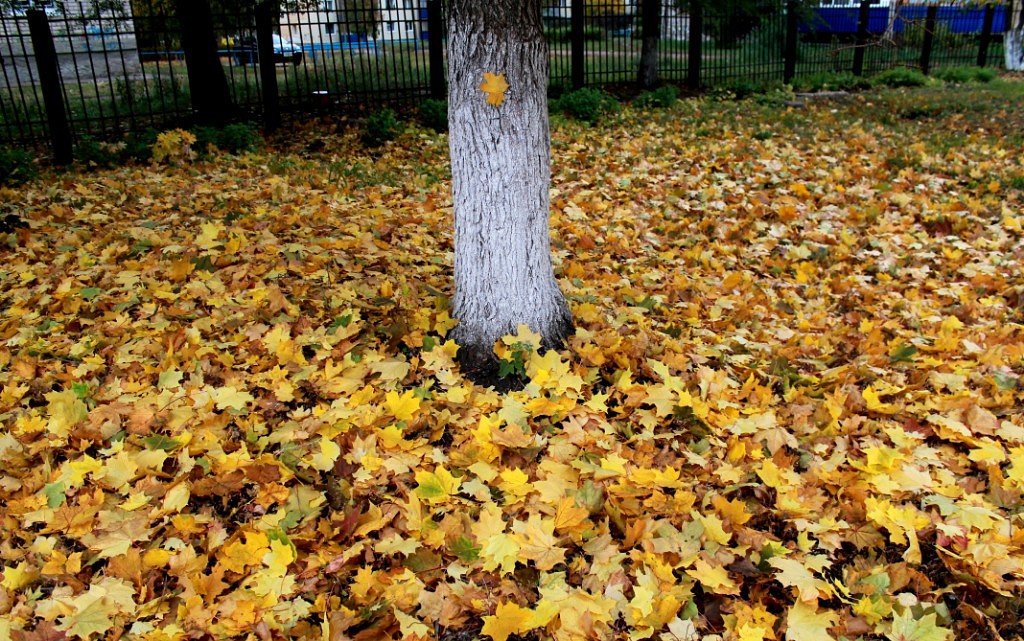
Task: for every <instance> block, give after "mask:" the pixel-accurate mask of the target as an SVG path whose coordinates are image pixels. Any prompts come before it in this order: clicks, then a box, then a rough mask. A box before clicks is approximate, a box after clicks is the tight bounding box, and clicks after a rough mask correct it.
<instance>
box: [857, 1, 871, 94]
mask: <svg viewBox="0 0 1024 641" xmlns="http://www.w3.org/2000/svg"><path fill="white" fill-rule="evenodd" d="M870 19H871V1H870V0H860V9H859V10H858V12H857V44H856V47H855V48H854V50H853V75H855V76H863V75H864V47H866V46H867V44H868V21H869V20H870Z"/></svg>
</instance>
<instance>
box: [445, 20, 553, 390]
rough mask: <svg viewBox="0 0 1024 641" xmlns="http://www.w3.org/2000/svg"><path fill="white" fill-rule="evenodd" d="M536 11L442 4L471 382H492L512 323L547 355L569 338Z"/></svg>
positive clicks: (462, 326)
mask: <svg viewBox="0 0 1024 641" xmlns="http://www.w3.org/2000/svg"><path fill="white" fill-rule="evenodd" d="M540 6H541V1H540V0H487V1H486V2H484V1H481V0H451V1H450V2H449V13H448V34H449V36H448V105H449V129H450V133H449V147H450V150H451V162H452V199H453V204H454V209H455V298H454V302H453V312H454V316H455V318H456V319H458V321H459V324H458V326H457V327H456V328H455V330H454V337H455V340H456V342H457V343H458V344H459V346H460V348H459V361H460V363H461V364H462V366H463V369H464V371H465V372H466V373H467V374H468V375H469V376H471V377H473V378H475V379H476V380H487V378H488V377H489V376H492V375H493V374H494V372H495V371H496V369H495V368H496V357H495V356H494V351H493V347H494V343H495V341H497V340H498V339H499V338H501V337H502V336H504V335H505V334H510V333H515V331H516V328H517V327H518V326H519V325H527V326H529V327H530V328H531V329H532V330H533V331H534V332H537V333H539V334H540V335H541V337H542V339H543V345H544V346H545V347H548V348H553V347H558V346H561V345H562V344H563V342H564V340H565V338H566V337H567V336H568V335H569V334H570V332H571V331H572V317H571V315H570V313H569V308H568V305H566V302H565V298H564V296H563V295H562V292H561V291H560V290H559V288H558V283H557V282H556V281H555V276H554V271H553V269H552V266H551V240H550V236H549V229H548V209H549V200H548V188H549V186H550V182H551V159H550V154H551V136H550V133H549V130H548V111H547V84H548V47H547V43H546V42H545V41H544V30H543V26H542V23H541V18H540ZM485 73H486V74H494V75H496V76H503V77H504V80H505V81H506V82H507V84H508V89H507V91H506V92H505V93H504V95H503V96H502V94H501V92H500V91H492V92H491V93H487V92H485V91H484V90H483V89H481V84H482V83H484V81H485V76H484V74H485ZM492 79H493V78H492ZM502 97H503V98H504V99H503V100H501V99H502ZM489 99H490V100H491V101H492V102H498V101H499V100H500V104H497V105H496V104H491V103H490V102H489Z"/></svg>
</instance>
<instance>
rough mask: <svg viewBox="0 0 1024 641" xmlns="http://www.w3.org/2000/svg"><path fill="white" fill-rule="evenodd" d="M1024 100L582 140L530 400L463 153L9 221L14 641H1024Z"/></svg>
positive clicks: (0, 431) (2, 327) (338, 158)
mask: <svg viewBox="0 0 1024 641" xmlns="http://www.w3.org/2000/svg"><path fill="white" fill-rule="evenodd" d="M1022 95H1024V91H1022V87H1021V85H1020V84H1015V83H1013V82H1001V83H997V84H996V85H994V86H992V87H987V88H984V89H981V88H977V87H967V88H959V89H957V88H946V89H934V88H928V89H923V90H916V91H909V92H889V93H868V94H864V95H861V96H858V97H855V98H851V99H850V100H849V101H848V102H842V103H825V104H820V105H811V106H809V107H808V108H807V109H793V108H789V107H785V106H783V105H780V104H774V103H773V102H772V101H770V100H762V101H761V102H753V101H746V102H739V103H733V102H716V101H713V100H695V101H687V102H685V103H680V104H679V105H678V106H676V107H674V108H672V109H671V110H668V111H655V112H642V111H633V110H630V109H627V110H625V111H624V112H622V113H621V114H619V115H617V116H615V117H614V118H612V119H611V120H609V121H607V122H606V123H603V124H601V125H598V126H594V127H587V126H583V125H579V124H576V123H572V122H568V121H563V120H556V122H555V126H554V129H555V131H554V140H553V146H554V152H553V153H554V166H555V176H554V185H553V192H552V194H553V198H552V200H553V213H552V215H553V221H552V223H553V239H554V240H553V242H554V253H555V262H556V265H557V271H558V273H559V276H560V280H561V284H562V287H563V289H564V291H565V292H566V294H567V296H568V297H569V299H570V301H571V306H572V309H573V313H574V315H575V318H576V322H577V331H576V334H575V336H574V337H573V338H572V339H571V345H570V347H569V349H567V350H564V351H562V352H548V353H543V354H542V353H538V352H537V351H536V350H535V349H534V346H535V345H536V340H537V339H536V337H535V336H531V335H530V333H529V332H528V331H520V332H519V334H518V335H517V336H515V337H510V338H509V339H507V340H506V341H505V342H504V343H503V344H502V345H500V346H499V353H500V354H501V355H502V356H503V358H504V359H505V360H506V362H507V363H508V364H511V365H510V371H518V372H520V373H522V375H523V376H524V377H525V378H526V379H527V380H528V382H527V384H526V386H525V388H524V389H522V390H520V391H515V392H511V393H508V394H498V393H496V392H494V391H491V390H487V389H483V388H480V387H478V386H474V385H473V384H471V383H469V382H467V381H466V380H465V379H464V378H463V377H462V376H461V375H460V374H459V371H458V368H457V367H456V365H455V364H454V361H453V357H454V356H455V351H456V346H455V345H454V344H453V343H452V342H450V341H449V340H447V338H446V336H447V333H448V332H449V330H450V329H451V328H452V326H453V321H452V320H451V318H450V316H449V312H448V306H447V301H448V298H449V296H450V293H451V292H450V281H451V263H452V256H451V247H452V244H451V234H450V227H451V221H450V217H451V209H450V201H449V197H448V183H447V177H446V171H447V169H446V167H447V164H446V151H447V146H446V141H445V139H444V137H443V136H439V135H436V134H433V133H431V132H427V131H424V130H420V129H416V128H412V129H410V130H408V131H407V132H406V133H405V134H404V135H403V137H402V138H401V139H400V140H399V141H397V142H396V143H393V144H391V145H389V146H388V147H387V148H386V149H384V150H383V151H380V152H375V153H374V154H368V153H367V152H364V151H362V150H361V149H360V147H359V145H358V144H357V142H356V139H357V138H356V135H355V134H354V133H352V132H348V131H346V130H344V129H343V128H339V129H338V130H337V131H335V132H332V133H328V134H320V133H318V132H314V131H305V132H299V133H298V134H296V133H295V132H292V133H291V134H290V136H291V139H290V140H288V141H282V142H281V145H282V147H280V148H273V149H270V150H268V151H266V152H262V153H257V154H250V155H245V156H242V157H230V156H219V157H216V158H215V159H213V160H207V161H202V162H198V161H197V162H192V163H189V162H185V163H183V164H180V165H178V166H170V167H168V166H164V167H128V168H121V169H115V170H104V171H82V172H71V173H67V174H63V175H58V176H51V177H49V178H44V179H43V180H41V181H38V182H35V183H32V184H30V185H28V186H26V187H24V188H22V189H19V190H5V191H3V192H2V194H0V207H2V208H3V213H5V214H11V213H13V214H16V215H17V216H18V217H19V218H21V219H22V220H23V221H24V222H25V223H27V227H26V228H22V229H17V230H14V231H11V232H10V233H9V234H7V235H6V236H4V237H3V238H2V240H4V243H5V244H4V246H3V249H2V250H0V251H2V253H3V264H2V265H0V310H2V312H0V314H2V316H0V459H2V462H3V467H2V469H0V506H2V512H0V527H2V532H0V534H2V537H0V564H2V572H3V574H2V582H0V637H3V638H12V639H16V640H25V641H28V640H33V641H41V640H55V639H64V638H67V639H76V638H79V639H101V638H102V639H117V638H124V639H153V640H165V639H211V638H212V639H243V638H255V639H259V640H260V641H266V640H268V639H321V638H323V639H330V640H332V641H342V640H346V639H360V640H363V639H366V640H369V639H415V638H421V639H447V640H454V639H472V638H477V637H479V638H491V639H496V640H499V641H503V640H504V639H516V638H519V639H558V640H574V639H626V638H656V639H664V640H675V639H689V638H697V637H701V636H704V637H709V636H710V638H723V639H727V640H731V639H742V640H744V641H747V640H758V639H778V640H780V641H781V640H782V639H788V640H790V641H805V640H812V639H813V640H817V639H841V638H849V639H854V638H864V639H871V638H889V639H894V640H897V641H901V640H906V641H909V640H920V641H926V640H928V641H930V640H936V641H937V640H940V639H946V638H951V637H953V636H956V637H957V638H968V637H971V638H982V639H997V638H1005V639H1012V638H1020V637H1021V635H1022V629H1021V627H1020V623H1019V622H1020V619H1021V617H1022V614H1024V606H1022V589H1021V581H1022V579H1024V529H1022V527H1021V526H1022V525H1024V510H1022V507H1024V503H1022V501H1021V491H1022V489H1024V417H1022V414H1021V407H1022V405H1024V403H1022V401H1024V392H1022V387H1024V383H1022V381H1021V376H1022V375H1024V332H1022V324H1024V318H1022V306H1024V278H1022V276H1021V263H1022V260H1024V249H1022V248H1024V229H1022V224H1024V215H1022V201H1024V198H1022V193H1021V190H1022V188H1024V170H1022V168H1021V167H1022V160H1024V158H1022V155H1021V153H1022V152H1021V149H1022V142H1024V136H1022V133H1021V132H1024V117H1022V113H1021V109H1020V106H1019V105H1020V98H1021V97H1022ZM320 136H322V138H318V137H320ZM296 137H298V139H300V142H297V141H296ZM168 140H170V141H171V142H173V139H172V138H168ZM307 142H308V143H310V144H309V146H308V147H307V148H306V149H307V151H306V152H302V153H300V152H297V151H296V150H297V149H299V148H301V146H302V144H305V143H307ZM324 149H326V150H327V151H326V152H325V151H321V150H324Z"/></svg>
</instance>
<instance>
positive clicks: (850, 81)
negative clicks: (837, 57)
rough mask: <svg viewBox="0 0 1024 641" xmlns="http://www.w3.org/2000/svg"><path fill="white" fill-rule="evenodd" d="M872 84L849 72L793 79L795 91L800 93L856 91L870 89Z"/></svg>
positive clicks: (826, 72) (827, 73) (830, 72)
mask: <svg viewBox="0 0 1024 641" xmlns="http://www.w3.org/2000/svg"><path fill="white" fill-rule="evenodd" d="M870 87H871V82H870V81H868V80H867V79H866V78H863V77H861V76H855V75H853V74H852V73H850V72H848V71H844V72H840V73H836V72H832V71H819V72H817V73H812V74H810V75H808V76H802V77H800V78H794V79H793V90H794V91H800V92H814V91H856V90H858V89H868V88H870Z"/></svg>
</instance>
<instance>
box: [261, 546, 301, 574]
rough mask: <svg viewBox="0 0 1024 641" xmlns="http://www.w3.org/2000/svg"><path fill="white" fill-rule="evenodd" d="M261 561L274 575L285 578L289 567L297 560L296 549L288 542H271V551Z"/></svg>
mask: <svg viewBox="0 0 1024 641" xmlns="http://www.w3.org/2000/svg"><path fill="white" fill-rule="evenodd" d="M261 560H262V561H263V564H264V565H266V566H267V568H268V569H269V570H270V572H271V573H272V574H275V575H277V576H284V575H285V574H286V573H287V572H288V565H289V564H291V562H292V561H294V560H295V548H294V547H292V546H291V545H289V544H288V543H287V542H284V541H279V540H277V539H274V540H273V541H271V542H270V551H269V552H267V553H266V554H264V555H263V557H262V559H261Z"/></svg>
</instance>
